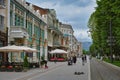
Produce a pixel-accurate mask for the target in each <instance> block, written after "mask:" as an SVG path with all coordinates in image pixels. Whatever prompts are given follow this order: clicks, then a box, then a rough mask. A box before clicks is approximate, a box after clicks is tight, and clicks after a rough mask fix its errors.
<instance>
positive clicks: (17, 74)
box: [0, 62, 66, 80]
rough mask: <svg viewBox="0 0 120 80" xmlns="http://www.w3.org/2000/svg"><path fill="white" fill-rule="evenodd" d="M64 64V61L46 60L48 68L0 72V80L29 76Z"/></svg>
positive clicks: (16, 79)
mask: <svg viewBox="0 0 120 80" xmlns="http://www.w3.org/2000/svg"><path fill="white" fill-rule="evenodd" d="M64 64H66V62H57V63H54V62H48V69H45V68H35V69H30V70H28V71H27V72H0V80H18V79H19V78H22V77H26V76H30V75H33V74H36V73H40V72H44V71H46V70H50V69H52V68H55V67H58V66H61V65H64Z"/></svg>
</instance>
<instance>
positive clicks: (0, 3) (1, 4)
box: [0, 0, 6, 9]
mask: <svg viewBox="0 0 120 80" xmlns="http://www.w3.org/2000/svg"><path fill="white" fill-rule="evenodd" d="M5 8H6V6H5V3H4V0H0V9H5Z"/></svg>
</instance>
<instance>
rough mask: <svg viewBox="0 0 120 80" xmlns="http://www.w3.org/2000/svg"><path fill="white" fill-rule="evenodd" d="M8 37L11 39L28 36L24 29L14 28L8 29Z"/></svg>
mask: <svg viewBox="0 0 120 80" xmlns="http://www.w3.org/2000/svg"><path fill="white" fill-rule="evenodd" d="M10 36H11V37H13V38H25V37H28V36H29V35H28V32H27V30H26V29H25V28H23V27H18V26H15V27H11V28H10Z"/></svg>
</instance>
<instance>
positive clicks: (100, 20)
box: [88, 0, 120, 55]
mask: <svg viewBox="0 0 120 80" xmlns="http://www.w3.org/2000/svg"><path fill="white" fill-rule="evenodd" d="M96 3H97V7H96V8H95V9H96V11H95V12H93V13H92V14H91V16H90V19H89V22H88V27H89V29H90V32H91V37H92V39H93V45H91V47H90V50H91V51H92V52H96V51H99V52H102V53H105V54H108V55H109V53H110V52H109V51H110V48H108V47H109V45H108V44H109V43H108V42H107V41H108V40H109V37H110V20H111V25H112V26H111V27H112V31H111V33H112V37H113V36H114V38H112V47H113V48H112V49H113V50H112V51H113V53H114V54H115V53H118V54H120V52H119V47H120V7H119V5H120V0H96ZM113 44H114V45H113ZM101 50H102V51H101Z"/></svg>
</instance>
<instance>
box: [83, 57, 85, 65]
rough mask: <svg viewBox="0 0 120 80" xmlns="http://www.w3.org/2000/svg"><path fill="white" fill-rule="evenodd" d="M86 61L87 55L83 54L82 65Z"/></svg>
mask: <svg viewBox="0 0 120 80" xmlns="http://www.w3.org/2000/svg"><path fill="white" fill-rule="evenodd" d="M84 62H85V56H84V55H82V65H84Z"/></svg>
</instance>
